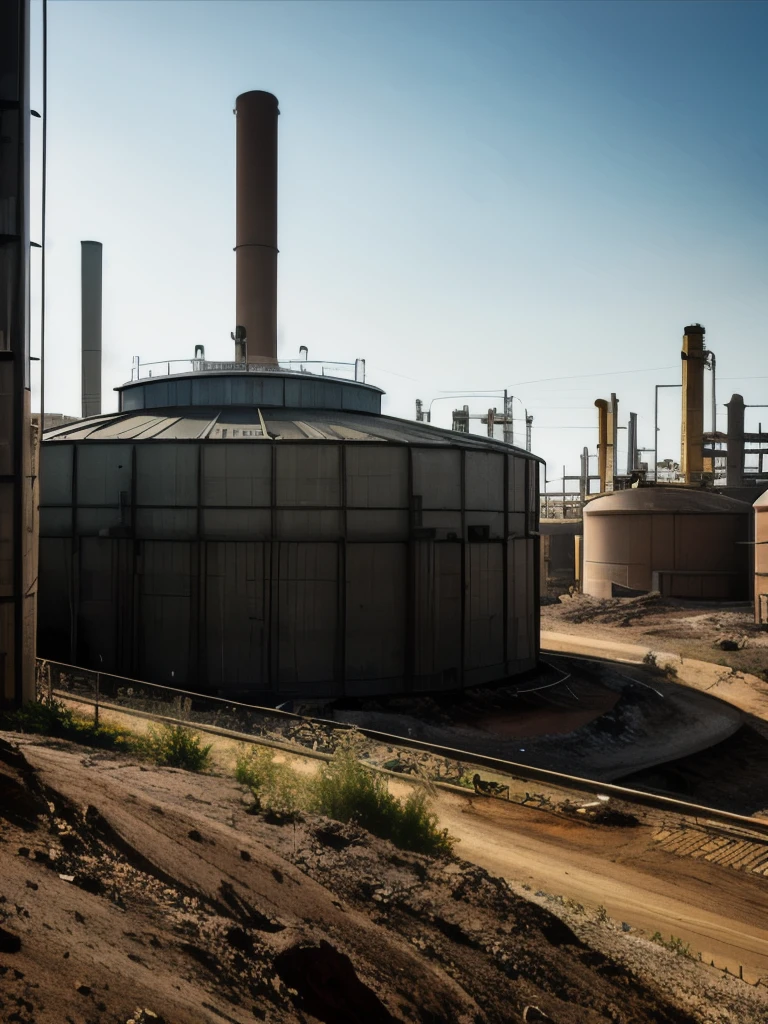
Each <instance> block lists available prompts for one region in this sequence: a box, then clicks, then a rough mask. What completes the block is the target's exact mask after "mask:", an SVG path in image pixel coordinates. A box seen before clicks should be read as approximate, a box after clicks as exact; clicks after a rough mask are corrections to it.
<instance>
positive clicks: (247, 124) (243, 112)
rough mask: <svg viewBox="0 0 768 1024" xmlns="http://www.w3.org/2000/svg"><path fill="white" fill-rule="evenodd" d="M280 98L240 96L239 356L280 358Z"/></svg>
mask: <svg viewBox="0 0 768 1024" xmlns="http://www.w3.org/2000/svg"><path fill="white" fill-rule="evenodd" d="M279 113H280V111H279V109H278V105H277V99H276V97H275V96H273V95H272V93H269V92H261V91H254V92H245V93H242V94H241V95H240V96H238V97H237V100H236V103H235V116H236V117H237V224H236V244H235V252H236V262H237V270H236V273H237V299H236V303H237V311H236V314H237V315H236V323H237V325H238V327H237V333H238V335H239V337H237V338H236V351H235V357H236V359H238V360H239V361H244V362H247V363H249V364H253V363H256V364H258V363H269V364H274V363H276V362H277V118H278V115H279Z"/></svg>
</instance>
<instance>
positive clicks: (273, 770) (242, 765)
mask: <svg viewBox="0 0 768 1024" xmlns="http://www.w3.org/2000/svg"><path fill="white" fill-rule="evenodd" d="M235 778H236V779H237V781H238V782H241V783H242V784H243V785H245V786H248V787H249V788H250V790H251V792H252V793H253V795H254V796H255V797H256V804H257V807H258V808H259V809H260V810H263V811H267V812H268V813H271V814H274V815H276V816H278V817H282V818H286V817H287V818H295V817H296V816H297V815H298V813H299V811H300V810H301V809H302V807H305V806H306V804H307V802H308V801H307V785H306V783H305V782H304V780H303V779H301V778H300V777H299V775H298V774H297V772H295V771H294V770H293V769H292V768H290V767H289V765H287V764H280V763H278V762H276V761H275V756H274V751H272V750H271V749H270V748H269V747H251V748H250V750H243V751H242V752H241V754H240V756H239V757H238V759H237V767H236V768H235Z"/></svg>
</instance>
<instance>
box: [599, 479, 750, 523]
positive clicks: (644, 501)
mask: <svg viewBox="0 0 768 1024" xmlns="http://www.w3.org/2000/svg"><path fill="white" fill-rule="evenodd" d="M748 511H749V505H748V504H747V503H746V502H745V501H738V500H737V499H736V498H727V497H726V496H725V495H724V494H717V492H716V491H705V490H693V489H692V488H688V487H681V486H671V487H635V488H629V489H627V490H625V491H613V492H612V493H611V494H603V495H600V496H599V497H597V498H593V499H591V501H589V502H588V503H587V505H586V507H585V508H584V513H585V515H605V514H619V515H620V514H624V515H628V514H633V513H634V514H637V513H643V514H647V513H661V514H667V515H674V514H679V513H682V514H685V515H697V514H698V515H710V516H711V515H734V514H738V513H740V512H741V513H746V512H748Z"/></svg>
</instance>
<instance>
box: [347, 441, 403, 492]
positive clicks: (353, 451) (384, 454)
mask: <svg viewBox="0 0 768 1024" xmlns="http://www.w3.org/2000/svg"><path fill="white" fill-rule="evenodd" d="M345 452H346V465H347V468H346V481H347V504H348V506H349V507H350V508H408V452H407V450H406V449H405V448H402V447H399V446H395V445H392V446H391V447H389V448H385V447H368V446H367V445H362V444H361V445H346V446H345Z"/></svg>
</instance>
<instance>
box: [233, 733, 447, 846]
mask: <svg viewBox="0 0 768 1024" xmlns="http://www.w3.org/2000/svg"><path fill="white" fill-rule="evenodd" d="M235 777H236V778H237V781H238V782H240V783H242V784H243V785H246V786H248V787H249V788H250V790H251V792H252V793H253V795H254V796H255V797H256V800H257V803H258V807H259V809H260V810H262V811H265V812H267V813H269V814H274V815H277V816H279V817H282V818H285V817H289V818H290V817H293V818H295V817H296V816H297V815H298V814H299V813H300V812H301V811H314V812H315V813H317V814H323V815H325V816H326V817H328V818H333V820H334V821H341V822H349V821H351V822H354V823H355V824H357V825H359V826H360V827H361V828H364V829H366V830H367V831H368V832H371V833H372V834H373V835H375V836H378V837H379V838H380V839H389V840H391V842H393V843H394V844H395V846H398V847H400V848H401V849H403V850H413V851H415V852H417V853H427V854H431V855H433V856H444V855H446V854H449V853H450V852H451V851H452V849H453V846H454V843H455V842H456V840H455V839H453V837H451V836H449V835H448V831H447V829H440V828H438V817H437V815H436V814H435V813H434V812H433V811H432V810H431V809H430V806H429V799H428V795H427V793H426V791H425V790H424V789H413V790H412V791H411V792H410V793H409V794H408V796H407V797H406V799H405V800H399V799H398V798H397V797H395V796H393V795H392V794H391V793H390V792H389V790H388V789H387V780H386V778H385V777H384V776H383V775H380V774H379V773H378V772H375V771H373V770H372V769H371V768H368V767H367V766H366V765H364V764H361V762H360V761H359V760H358V758H357V753H356V750H355V743H354V738H353V739H345V740H344V741H343V742H342V743H341V744H340V745H339V747H338V748H337V750H336V752H335V754H334V755H333V758H332V760H331V761H329V762H328V763H327V764H324V765H323V766H322V768H321V769H320V771H319V772H318V774H317V775H316V776H315V777H314V778H313V779H309V780H305V779H304V778H303V777H302V776H300V775H299V774H298V773H297V772H296V771H295V770H294V769H293V768H291V767H290V766H289V765H287V764H281V763H278V762H275V760H274V752H273V751H272V750H270V749H269V748H268V747H254V748H252V749H251V750H250V751H247V752H244V753H242V754H241V755H240V757H239V758H238V760H237V767H236V769H235Z"/></svg>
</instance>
